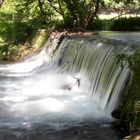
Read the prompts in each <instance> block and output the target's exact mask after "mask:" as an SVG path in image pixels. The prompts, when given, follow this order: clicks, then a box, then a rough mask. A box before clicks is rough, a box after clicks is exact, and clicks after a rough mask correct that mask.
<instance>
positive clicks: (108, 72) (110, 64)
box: [59, 38, 129, 117]
mask: <svg viewBox="0 0 140 140" xmlns="http://www.w3.org/2000/svg"><path fill="white" fill-rule="evenodd" d="M114 43H115V42H114ZM63 44H65V45H63ZM62 48H64V49H65V50H64V51H63V53H62V56H61V58H62V59H60V60H59V63H60V65H62V66H61V67H62V71H65V72H70V73H73V74H77V75H84V76H85V77H87V79H88V81H89V82H90V86H89V89H88V90H89V93H90V94H89V95H90V96H91V98H92V100H93V101H94V102H95V103H96V104H97V105H98V107H99V108H100V109H102V111H103V112H104V113H106V115H110V114H111V112H112V111H113V109H114V108H115V107H116V104H117V101H118V99H119V96H120V93H121V91H122V90H123V89H124V86H125V83H126V80H127V79H128V76H129V69H128V66H127V64H124V66H123V68H122V67H121V65H120V64H119V63H117V59H116V55H117V54H118V53H126V51H128V46H125V47H124V46H121V44H119V45H117V44H116V45H114V44H112V43H111V42H109V41H105V40H101V39H98V40H97V39H95V38H90V39H84V38H78V39H77V38H76V39H69V38H65V40H64V41H63V43H62ZM79 79H80V77H79ZM108 117H109V116H108Z"/></svg>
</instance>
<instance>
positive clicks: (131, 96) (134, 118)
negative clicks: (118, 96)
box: [119, 48, 140, 132]
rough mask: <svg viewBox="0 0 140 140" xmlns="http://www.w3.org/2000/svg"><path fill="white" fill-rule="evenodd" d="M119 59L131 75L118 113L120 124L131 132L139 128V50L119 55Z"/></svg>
mask: <svg viewBox="0 0 140 140" xmlns="http://www.w3.org/2000/svg"><path fill="white" fill-rule="evenodd" d="M119 59H120V60H121V62H123V61H125V62H127V63H128V65H129V68H130V71H131V75H132V79H131V83H130V85H129V87H128V91H127V93H126V96H125V100H124V103H123V105H122V107H121V108H120V111H119V118H120V119H121V122H122V124H123V125H125V127H127V128H128V130H129V132H131V130H134V129H136V128H137V127H140V49H139V48H138V49H136V50H135V52H134V53H133V54H131V55H127V54H120V55H119Z"/></svg>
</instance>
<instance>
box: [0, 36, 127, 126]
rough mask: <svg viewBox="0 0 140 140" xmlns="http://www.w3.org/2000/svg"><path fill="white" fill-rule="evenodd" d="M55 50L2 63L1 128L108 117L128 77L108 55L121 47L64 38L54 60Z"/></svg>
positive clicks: (0, 77)
mask: <svg viewBox="0 0 140 140" xmlns="http://www.w3.org/2000/svg"><path fill="white" fill-rule="evenodd" d="M56 46H57V44H56V43H54V46H52V48H50V47H48V48H46V47H44V49H43V50H42V51H41V52H40V53H37V54H35V55H33V56H32V57H31V58H28V59H27V60H25V61H23V62H20V63H16V64H6V65H0V125H1V126H3V125H4V126H5V125H6V126H10V127H19V126H27V127H30V124H32V123H56V122H57V123H59V122H63V123H66V122H75V121H76V122H83V121H88V120H100V119H111V111H112V110H113V109H114V107H115V106H116V104H117V101H118V98H119V94H120V92H121V91H122V89H123V87H124V85H125V82H126V80H127V77H128V68H127V66H126V67H124V69H121V68H120V66H119V64H116V59H115V57H114V56H113V55H112V54H113V53H114V51H115V50H116V51H118V50H121V51H122V50H124V49H118V50H117V49H116V47H114V46H113V45H109V44H107V43H104V42H101V41H100V40H99V41H95V39H92V38H91V40H88V39H87V40H86V39H82V40H81V39H77V40H76V39H73V40H72V39H68V38H65V39H64V40H63V41H62V43H61V45H60V49H59V50H58V55H56V54H55V57H52V56H53V55H54V54H53V52H54V50H55V48H56ZM85 46H86V47H85ZM60 50H61V51H60ZM59 63H61V64H59ZM60 72H61V73H60Z"/></svg>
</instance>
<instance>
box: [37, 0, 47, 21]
mask: <svg viewBox="0 0 140 140" xmlns="http://www.w3.org/2000/svg"><path fill="white" fill-rule="evenodd" d="M38 6H39V9H40V13H41V15H42V18H43V23H46V13H45V11H44V10H43V6H42V2H41V0H38Z"/></svg>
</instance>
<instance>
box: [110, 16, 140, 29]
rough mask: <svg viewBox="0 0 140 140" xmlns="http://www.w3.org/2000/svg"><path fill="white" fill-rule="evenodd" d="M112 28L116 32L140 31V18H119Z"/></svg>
mask: <svg viewBox="0 0 140 140" xmlns="http://www.w3.org/2000/svg"><path fill="white" fill-rule="evenodd" d="M110 28H111V30H114V31H140V17H130V18H119V19H117V20H114V22H113V24H112V25H111V27H110Z"/></svg>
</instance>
